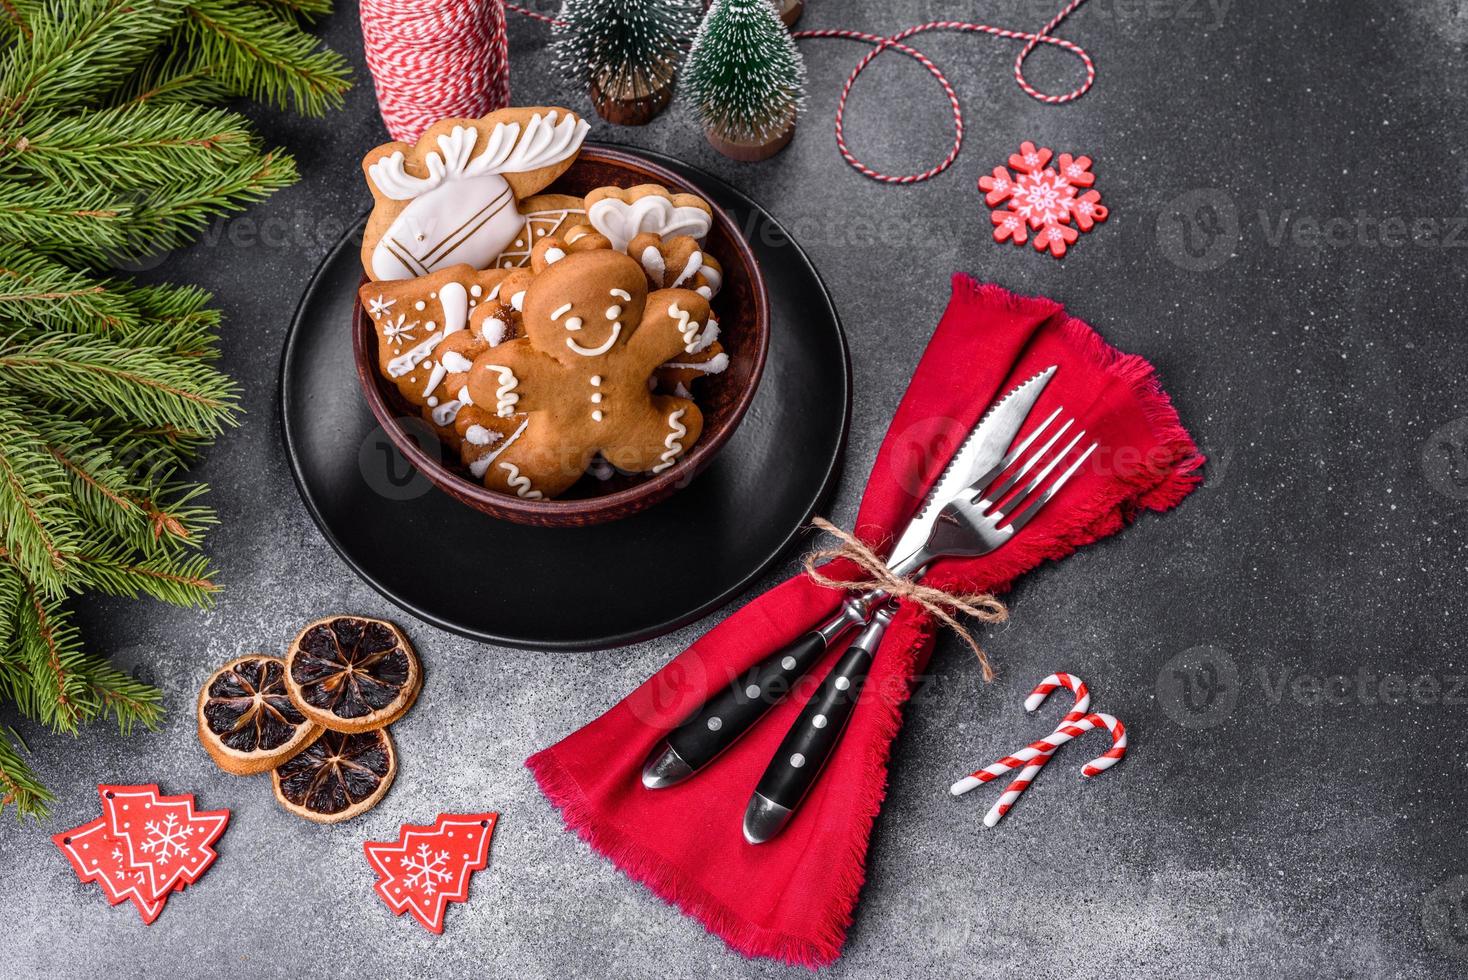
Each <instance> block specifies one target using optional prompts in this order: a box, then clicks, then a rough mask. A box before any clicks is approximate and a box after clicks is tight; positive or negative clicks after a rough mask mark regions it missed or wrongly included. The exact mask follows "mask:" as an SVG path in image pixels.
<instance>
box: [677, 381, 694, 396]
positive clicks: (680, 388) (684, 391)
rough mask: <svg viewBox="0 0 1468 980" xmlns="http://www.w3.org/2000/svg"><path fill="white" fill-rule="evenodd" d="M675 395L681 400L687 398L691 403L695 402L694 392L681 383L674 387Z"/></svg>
mask: <svg viewBox="0 0 1468 980" xmlns="http://www.w3.org/2000/svg"><path fill="white" fill-rule="evenodd" d="M673 394H675V395H677V396H678V397H679V398H687V399H688V400H689V401H692V400H693V392H691V391H689V390H688V388H687V387H685V386H684V384H683V382H681V381H680V382H678V383H677V384H675V385H674V386H673Z"/></svg>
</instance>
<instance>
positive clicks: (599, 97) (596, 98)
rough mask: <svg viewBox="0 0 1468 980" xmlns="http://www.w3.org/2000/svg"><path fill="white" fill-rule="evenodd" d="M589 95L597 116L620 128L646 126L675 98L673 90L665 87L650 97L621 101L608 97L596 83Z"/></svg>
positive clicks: (589, 89)
mask: <svg viewBox="0 0 1468 980" xmlns="http://www.w3.org/2000/svg"><path fill="white" fill-rule="evenodd" d="M587 94H588V95H590V96H591V105H592V108H594V109H596V114H597V115H599V116H601V117H602V118H603V119H605V120H606V121H607V122H609V123H615V124H616V125H618V126H646V125H647V124H648V123H650V122H652V121H653V119H654V118H656V116H657V114H658V113H660V112H662V111H663V110H664V109H666V108H667V107H668V103H669V102H670V101H671V100H672V98H673V88H672V86H670V85H665V86H663V87H662V88H660V89H658V90H657V91H655V92H653V93H652V94H650V95H644V96H641V97H638V98H632V99H620V98H615V97H613V96H610V95H607V94H606V93H604V92H603V91H602V90H601V88H600V87H599V86H598V85H597V84H596V82H592V83H591V84H590V86H588V87H587Z"/></svg>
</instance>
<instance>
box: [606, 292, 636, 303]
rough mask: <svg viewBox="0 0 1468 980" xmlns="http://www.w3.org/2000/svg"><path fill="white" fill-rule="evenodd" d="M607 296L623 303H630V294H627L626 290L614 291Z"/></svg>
mask: <svg viewBox="0 0 1468 980" xmlns="http://www.w3.org/2000/svg"><path fill="white" fill-rule="evenodd" d="M607 295H608V296H612V297H614V298H616V299H619V300H621V301H622V302H624V303H630V302H632V294H631V293H629V292H627V290H625V289H614V290H612V291H611V292H610V293H608V294H607Z"/></svg>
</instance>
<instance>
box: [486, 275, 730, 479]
mask: <svg viewBox="0 0 1468 980" xmlns="http://www.w3.org/2000/svg"><path fill="white" fill-rule="evenodd" d="M521 307H522V310H523V315H522V323H523V327H524V330H525V336H524V337H522V338H518V339H515V340H510V341H506V342H505V343H503V344H501V345H499V346H498V347H495V348H493V349H491V350H489V351H486V352H485V353H483V354H481V355H480V356H479V357H478V358H476V359H475V361H474V364H473V367H472V368H471V370H470V372H469V381H468V386H467V387H468V393H469V395H470V398H471V400H472V402H473V404H474V405H475V406H477V407H479V408H484V409H488V408H489V407H490V406H491V405H492V406H494V407H495V411H496V413H497V414H498V415H500V416H501V417H510V416H514V415H517V414H522V413H523V414H524V415H525V420H524V421H523V422H522V423H521V424H520V425H519V426H518V427H517V428H516V430H515V431H514V432H513V433H512V434H511V435H510V437H509V438H507V439H504V440H503V441H501V442H500V443H498V445H497V446H496V447H495V451H494V452H493V453H492V454H491V455H490V457H489V459H488V464H487V465H488V469H487V470H486V472H485V475H484V483H485V486H488V487H490V488H492V489H497V490H501V491H503V492H506V493H514V494H517V495H519V496H521V497H525V498H529V499H539V498H541V497H554V496H556V495H558V494H560V493H562V492H564V491H565V490H566V489H568V488H569V487H570V486H571V485H572V484H574V483H575V482H576V481H577V480H578V479H579V478H580V477H581V475H582V474H583V473H585V472H586V470H587V467H588V466H589V465H590V464H591V462H592V460H593V458H594V457H595V456H596V454H597V453H598V452H600V453H601V455H602V456H603V457H604V458H605V459H606V461H607V462H608V463H610V464H611V465H612V466H615V467H617V468H618V469H621V470H626V471H630V472H645V471H651V472H653V473H661V472H663V471H664V470H667V469H669V468H670V467H672V466H673V465H674V464H675V463H676V462H677V461H678V458H679V457H680V456H682V454H683V453H685V452H686V451H687V450H688V449H689V448H690V447H692V446H693V444H694V443H695V442H697V441H698V437H699V435H700V434H701V433H702V430H703V415H702V413H701V412H700V411H699V409H698V406H697V405H695V404H694V403H693V402H691V401H689V400H687V399H683V398H673V397H668V396H665V395H654V394H653V393H652V392H651V391H650V390H649V379H650V377H651V375H652V374H653V372H654V370H655V369H656V368H657V367H658V366H659V365H661V364H663V363H664V362H666V361H668V360H670V359H671V358H673V357H674V356H676V355H677V354H679V353H680V352H684V353H686V352H688V351H689V350H690V348H693V347H696V345H697V344H698V342H699V340H700V339H701V337H702V335H703V332H704V327H703V323H704V322H705V321H707V320H708V318H709V306H708V301H707V300H705V299H704V298H703V297H702V296H700V295H698V294H697V293H695V292H693V291H692V290H687V289H661V290H658V291H656V292H653V293H651V294H649V293H648V291H647V277H646V276H645V275H644V274H643V272H642V267H641V266H639V265H638V264H637V262H635V261H634V260H632V259H630V258H628V257H627V256H626V255H623V254H621V253H620V252H615V251H611V250H607V249H596V250H591V251H584V252H575V253H572V254H568V255H566V256H565V257H563V258H560V259H558V260H557V261H555V262H553V263H551V264H550V265H548V266H547V267H546V268H545V270H544V271H543V272H540V273H539V274H537V275H535V276H534V278H533V279H532V281H531V282H530V285H529V287H528V288H527V290H526V292H525V294H524V296H523V298H522V302H521Z"/></svg>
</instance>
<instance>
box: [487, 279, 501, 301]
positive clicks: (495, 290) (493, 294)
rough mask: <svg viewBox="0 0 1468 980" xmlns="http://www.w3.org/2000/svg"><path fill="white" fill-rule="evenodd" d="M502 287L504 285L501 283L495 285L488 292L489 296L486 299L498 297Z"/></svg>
mask: <svg viewBox="0 0 1468 980" xmlns="http://www.w3.org/2000/svg"><path fill="white" fill-rule="evenodd" d="M503 285H504V283H502V282H497V283H495V284H494V288H493V289H491V290H490V291H489V296H488V297H487V298H488V299H494V298H495V297H496V296H498V295H499V294H500V287H501V286H503Z"/></svg>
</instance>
